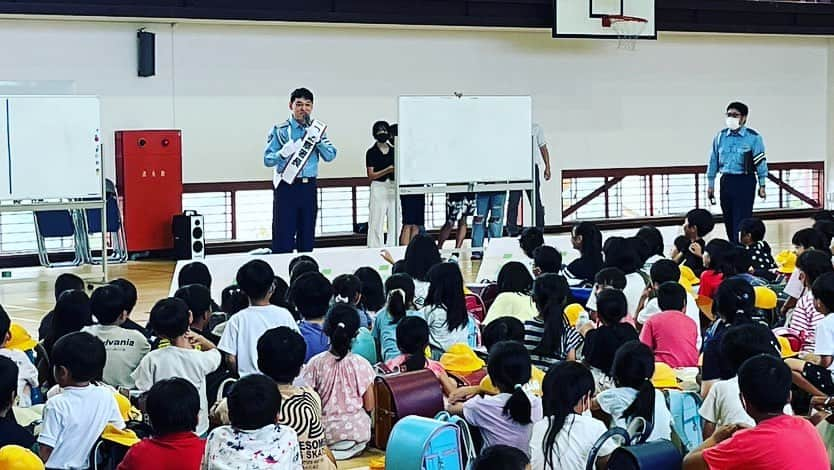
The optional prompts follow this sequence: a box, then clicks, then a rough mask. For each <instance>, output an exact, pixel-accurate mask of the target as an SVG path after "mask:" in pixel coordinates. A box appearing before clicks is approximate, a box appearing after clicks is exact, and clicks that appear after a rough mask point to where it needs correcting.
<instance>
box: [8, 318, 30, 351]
mask: <svg viewBox="0 0 834 470" xmlns="http://www.w3.org/2000/svg"><path fill="white" fill-rule="evenodd" d="M9 334H10V335H11V339H10V340H9V343H8V344H6V347H7V348H8V349H16V350H18V351H29V350H30V349H33V348H34V347H35V346H37V345H38V342H37V341H35V340H34V339H32V336H31V335H30V334H29V332H28V331H26V328H23V326H22V325H20V324H19V323H12V324H11V326H10V327H9Z"/></svg>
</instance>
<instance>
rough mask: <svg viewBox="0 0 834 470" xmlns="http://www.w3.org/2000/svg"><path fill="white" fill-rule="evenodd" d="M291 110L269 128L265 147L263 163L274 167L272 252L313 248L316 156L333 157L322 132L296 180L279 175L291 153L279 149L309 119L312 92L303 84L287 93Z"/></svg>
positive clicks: (298, 133) (300, 133) (333, 150)
mask: <svg viewBox="0 0 834 470" xmlns="http://www.w3.org/2000/svg"><path fill="white" fill-rule="evenodd" d="M290 111H292V116H290V118H289V119H287V120H286V121H284V122H282V123H281V124H278V125H276V126H275V127H273V128H272V131H270V133H269V137H268V138H267V143H266V150H264V165H266V166H268V167H275V177H274V178H273V182H274V186H275V192H274V193H273V199H272V252H273V253H292V251H293V250H294V249H295V250H298V251H299V252H307V251H313V241H314V237H315V232H316V213H317V212H318V201H317V195H316V177H317V176H318V172H319V159H322V160H324V161H326V162H331V161H333V159H334V158H336V147H334V146H333V144H332V143H331V142H330V139H328V138H327V134H326V133H324V134H323V135H322V137H321V140H319V142H318V143H317V144H316V145H315V148H314V149H313V152H312V154H311V155H310V158H309V159H308V160H307V162H306V163H305V164H304V167H303V168H302V169H301V172H300V173H299V174H298V176H297V177H296V178H295V180H294V181H293V182H292V183H287V182H286V181H284V180H282V179H281V174H282V173H283V171H284V169H285V168H286V166H287V163H288V162H289V161H290V158H291V157H292V156H291V155H290V156H288V157H285V156H283V155H282V154H281V149H283V148H284V146H285V145H287V143H291V142H294V141H298V140H299V139H302V138H303V137H304V134H305V132H306V130H307V127H308V126H309V125H310V122H311V119H310V114H311V113H312V112H313V93H312V92H311V91H310V90H308V89H306V88H299V89H297V90H295V91H293V92H292V94H291V95H290Z"/></svg>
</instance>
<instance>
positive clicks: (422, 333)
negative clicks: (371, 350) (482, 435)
mask: <svg viewBox="0 0 834 470" xmlns="http://www.w3.org/2000/svg"><path fill="white" fill-rule="evenodd" d="M428 345H429V325H428V323H426V321H425V320H423V319H422V318H420V317H417V316H412V317H406V318H403V319H402V320H400V322H399V323H398V324H397V347H398V348H399V350H400V355H399V356H397V357H395V358H394V359H391V360H390V361H387V362H386V363H385V367H387V368H388V369H390V370H400V371H415V370H422V369H429V370H431V371H432V372H434V375H435V376H436V377H437V380H439V381H440V385H441V386H443V393H444V394H445V395H449V394H450V393H452V392H453V391H455V389H456V388H457V384H456V382H455V381H454V379H452V378H451V377H449V374H447V373H446V370H445V369H444V368H443V366H442V365H440V363H439V362H437V361H433V360H431V359H428V358H426V347H428Z"/></svg>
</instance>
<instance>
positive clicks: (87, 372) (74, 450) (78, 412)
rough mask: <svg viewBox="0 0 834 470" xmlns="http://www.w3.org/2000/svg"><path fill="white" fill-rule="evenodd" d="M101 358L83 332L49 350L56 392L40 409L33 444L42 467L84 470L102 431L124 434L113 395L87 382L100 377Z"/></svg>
mask: <svg viewBox="0 0 834 470" xmlns="http://www.w3.org/2000/svg"><path fill="white" fill-rule="evenodd" d="M106 357H107V353H106V352H105V349H104V344H102V342H101V340H99V339H98V338H96V337H95V336H93V335H91V334H89V333H83V332H78V333H70V334H68V335H66V336H64V337H62V338H61V339H59V340H58V341H57V342H56V343H55V346H54V347H53V348H52V357H51V360H52V370H53V373H54V374H55V381H56V382H57V383H58V385H59V386H60V387H61V388H62V392H61V394H59V395H56V396H55V397H53V398H51V399H50V400H49V401H47V402H46V406H45V407H44V410H43V428H42V430H41V433H40V435H39V436H38V443H39V444H40V450H39V452H40V457H41V459H42V460H43V461H44V462H46V467H47V468H51V469H77V468H87V466H88V465H89V456H90V451H91V450H92V448H93V445H94V444H95V443H96V441H97V440H98V438H99V437H100V436H101V433H102V431H104V428H105V426H106V425H107V424H112V425H113V426H114V427H116V428H117V429H124V427H125V422H124V419H123V418H122V415H121V414H120V413H119V407H118V405H117V404H116V398H115V396H114V395H113V392H112V391H111V390H108V389H107V388H104V387H97V386H95V385H93V384H92V383H91V381H92V380H94V379H95V378H96V377H100V376H101V373H102V370H103V369H104V363H105V361H106Z"/></svg>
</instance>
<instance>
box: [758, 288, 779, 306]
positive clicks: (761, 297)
mask: <svg viewBox="0 0 834 470" xmlns="http://www.w3.org/2000/svg"><path fill="white" fill-rule="evenodd" d="M753 292H754V293H755V294H756V300H755V301H754V303H753V306H754V307H756V308H763V309H767V310H770V309H773V308H776V292H773V289H771V288H769V287H765V286H756V287H754V288H753Z"/></svg>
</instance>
